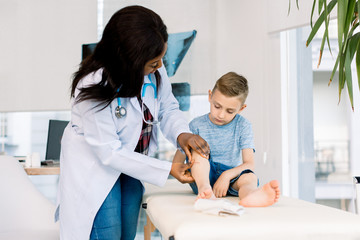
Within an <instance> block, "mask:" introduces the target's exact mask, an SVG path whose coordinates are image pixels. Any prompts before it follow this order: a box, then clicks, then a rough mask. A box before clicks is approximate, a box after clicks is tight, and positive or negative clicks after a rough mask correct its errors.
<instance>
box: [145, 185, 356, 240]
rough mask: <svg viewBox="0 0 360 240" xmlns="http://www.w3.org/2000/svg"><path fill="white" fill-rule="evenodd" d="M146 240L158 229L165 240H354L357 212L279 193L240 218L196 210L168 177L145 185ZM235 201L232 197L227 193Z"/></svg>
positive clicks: (184, 188) (183, 188) (182, 187)
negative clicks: (160, 182) (273, 200)
mask: <svg viewBox="0 0 360 240" xmlns="http://www.w3.org/2000/svg"><path fill="white" fill-rule="evenodd" d="M145 189H146V190H145V195H144V198H143V201H144V204H145V205H144V204H143V207H146V214H147V220H148V222H147V225H146V226H145V227H144V237H145V239H150V238H151V231H153V230H154V229H155V228H157V229H158V230H159V231H160V233H161V234H162V236H163V238H164V239H165V240H168V239H169V240H170V239H173V240H219V239H226V240H241V239H251V240H289V239H292V240H310V239H311V240H320V239H321V240H323V239H326V240H338V239H342V240H345V239H346V240H359V239H360V228H359V226H360V216H358V215H355V214H352V213H349V212H345V211H342V210H339V209H335V208H330V207H326V206H322V205H319V204H314V203H310V202H306V201H303V200H299V199H295V198H289V197H285V196H281V197H280V199H279V202H277V203H276V204H274V205H272V206H270V207H265V208H245V211H244V213H243V214H242V215H241V216H227V217H221V216H213V215H207V214H204V213H201V212H196V211H195V210H194V208H193V205H194V202H195V199H196V196H195V195H194V194H192V192H191V189H190V187H189V186H188V185H186V184H181V183H178V182H177V181H176V180H168V182H167V183H166V185H165V187H163V188H159V187H155V186H153V185H150V184H146V185H145ZM228 199H229V200H230V201H234V202H235V203H237V202H238V198H236V197H228Z"/></svg>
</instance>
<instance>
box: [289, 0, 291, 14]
mask: <svg viewBox="0 0 360 240" xmlns="http://www.w3.org/2000/svg"><path fill="white" fill-rule="evenodd" d="M290 8H291V0H289V7H288V16H289V14H290Z"/></svg>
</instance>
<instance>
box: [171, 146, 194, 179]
mask: <svg viewBox="0 0 360 240" xmlns="http://www.w3.org/2000/svg"><path fill="white" fill-rule="evenodd" d="M185 159H186V155H185V154H183V153H182V152H180V151H179V150H177V151H176V153H175V156H174V159H173V162H172V165H171V170H170V174H171V175H172V176H173V177H175V178H176V179H177V180H178V181H179V182H181V183H190V182H194V181H195V180H194V178H193V177H192V176H191V173H190V172H189V171H188V169H189V168H191V165H189V164H184V162H185Z"/></svg>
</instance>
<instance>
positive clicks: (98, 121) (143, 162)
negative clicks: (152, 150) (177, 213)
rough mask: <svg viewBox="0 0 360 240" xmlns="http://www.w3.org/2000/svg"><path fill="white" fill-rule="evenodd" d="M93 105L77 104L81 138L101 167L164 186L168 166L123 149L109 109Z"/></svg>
mask: <svg viewBox="0 0 360 240" xmlns="http://www.w3.org/2000/svg"><path fill="white" fill-rule="evenodd" d="M96 105H97V103H96V102H95V103H94V102H92V101H83V102H80V103H77V108H78V109H79V112H80V114H81V116H82V124H83V129H84V133H83V134H84V138H85V141H86V142H87V143H88V144H89V145H90V146H91V149H92V154H94V155H95V156H96V157H97V158H98V159H99V160H100V161H101V162H102V164H103V165H105V166H108V167H111V168H113V169H115V170H117V171H119V172H121V173H125V174H127V175H129V176H131V177H133V178H136V179H139V180H142V181H145V182H148V183H151V184H154V185H158V186H162V185H164V184H165V182H166V180H167V178H168V175H169V171H170V169H171V163H170V162H167V161H161V160H158V159H155V158H151V157H148V156H146V155H143V154H140V153H137V152H134V151H132V150H131V149H127V148H125V147H124V146H123V144H122V142H121V141H120V140H119V137H118V135H117V129H116V126H115V124H114V120H113V115H112V112H111V109H110V107H106V108H104V109H101V107H95V106H96ZM99 109H100V110H99ZM154 176H156V177H154Z"/></svg>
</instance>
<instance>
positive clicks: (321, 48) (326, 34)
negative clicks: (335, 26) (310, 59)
mask: <svg viewBox="0 0 360 240" xmlns="http://www.w3.org/2000/svg"><path fill="white" fill-rule="evenodd" d="M328 35H329V34H328V29H327V28H326V29H325V31H324V36H323V38H322V40H321V45H320V56H319V61H318V65H317V68H319V66H320V63H321V59H322V54H323V52H324V45H325V39H327V36H328Z"/></svg>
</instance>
